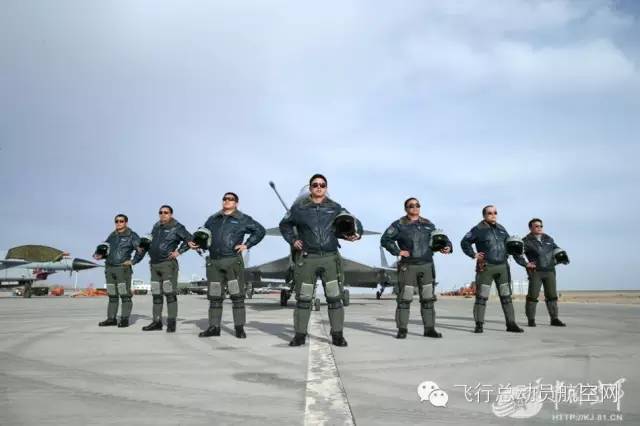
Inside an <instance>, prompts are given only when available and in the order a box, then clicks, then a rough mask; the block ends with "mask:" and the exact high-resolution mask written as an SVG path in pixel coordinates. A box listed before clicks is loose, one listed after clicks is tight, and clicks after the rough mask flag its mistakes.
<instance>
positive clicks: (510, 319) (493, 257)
mask: <svg viewBox="0 0 640 426" xmlns="http://www.w3.org/2000/svg"><path fill="white" fill-rule="evenodd" d="M507 238H509V233H508V232H507V230H506V229H505V228H504V227H503V226H502V225H500V224H499V223H497V224H495V225H489V224H488V223H487V222H484V221H482V222H480V223H479V224H478V225H476V226H474V227H473V228H472V229H471V231H469V232H468V233H467V234H466V235H465V236H464V238H463V239H462V241H461V242H460V245H461V247H462V251H463V252H464V253H465V254H466V255H467V256H469V257H471V258H472V259H473V258H475V254H476V253H475V252H474V250H473V248H472V244H475V246H476V250H477V251H478V252H482V253H484V254H485V258H484V262H482V264H483V265H482V266H481V267H480V268H477V269H476V279H475V282H476V300H475V303H474V305H473V318H474V320H475V322H476V324H478V323H479V324H482V323H484V317H485V311H486V308H487V306H486V305H487V300H489V295H490V293H491V284H492V283H493V282H495V283H496V287H497V289H498V295H499V296H500V303H501V305H502V311H503V313H504V318H505V322H506V323H507V325H509V324H515V321H516V318H515V312H514V309H513V301H512V298H511V294H512V291H511V273H510V270H509V263H508V254H507V250H506V244H505V243H506V241H507ZM514 259H515V260H516V262H517V263H518V264H519V265H521V266H523V267H526V264H527V262H526V260H525V259H524V257H523V256H515V257H514Z"/></svg>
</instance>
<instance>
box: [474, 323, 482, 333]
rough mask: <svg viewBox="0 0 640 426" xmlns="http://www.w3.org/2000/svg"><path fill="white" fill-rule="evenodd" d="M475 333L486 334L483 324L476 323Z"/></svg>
mask: <svg viewBox="0 0 640 426" xmlns="http://www.w3.org/2000/svg"><path fill="white" fill-rule="evenodd" d="M473 332H474V333H484V329H483V328H482V323H481V322H477V323H476V329H475V330H473Z"/></svg>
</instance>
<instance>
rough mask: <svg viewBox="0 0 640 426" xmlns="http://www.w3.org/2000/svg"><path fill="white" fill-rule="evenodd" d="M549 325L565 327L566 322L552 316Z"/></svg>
mask: <svg viewBox="0 0 640 426" xmlns="http://www.w3.org/2000/svg"><path fill="white" fill-rule="evenodd" d="M551 325H552V326H554V327H566V326H567V324H565V323H563V322H562V321H560V320H559V319H558V318H553V319H552V320H551Z"/></svg>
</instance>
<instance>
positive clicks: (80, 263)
mask: <svg viewBox="0 0 640 426" xmlns="http://www.w3.org/2000/svg"><path fill="white" fill-rule="evenodd" d="M96 266H100V265H98V264H97V263H93V262H92V261H90V260H84V259H78V258H76V259H73V263H72V265H71V268H72V269H73V270H74V271H82V270H84V269H91V268H95V267H96Z"/></svg>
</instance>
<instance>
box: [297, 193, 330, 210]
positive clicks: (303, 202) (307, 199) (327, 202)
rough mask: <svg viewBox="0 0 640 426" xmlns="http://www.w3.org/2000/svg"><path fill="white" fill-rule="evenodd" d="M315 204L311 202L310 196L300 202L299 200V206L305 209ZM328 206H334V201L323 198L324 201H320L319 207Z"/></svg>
mask: <svg viewBox="0 0 640 426" xmlns="http://www.w3.org/2000/svg"><path fill="white" fill-rule="evenodd" d="M315 204H316V203H314V202H313V201H311V195H309V196H308V197H304V198H303V199H302V200H300V205H301V206H304V207H307V206H310V205H315ZM328 204H335V201H333V200H332V199H331V198H329V197H324V200H322V202H321V203H320V204H319V205H321V206H325V205H328Z"/></svg>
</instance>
